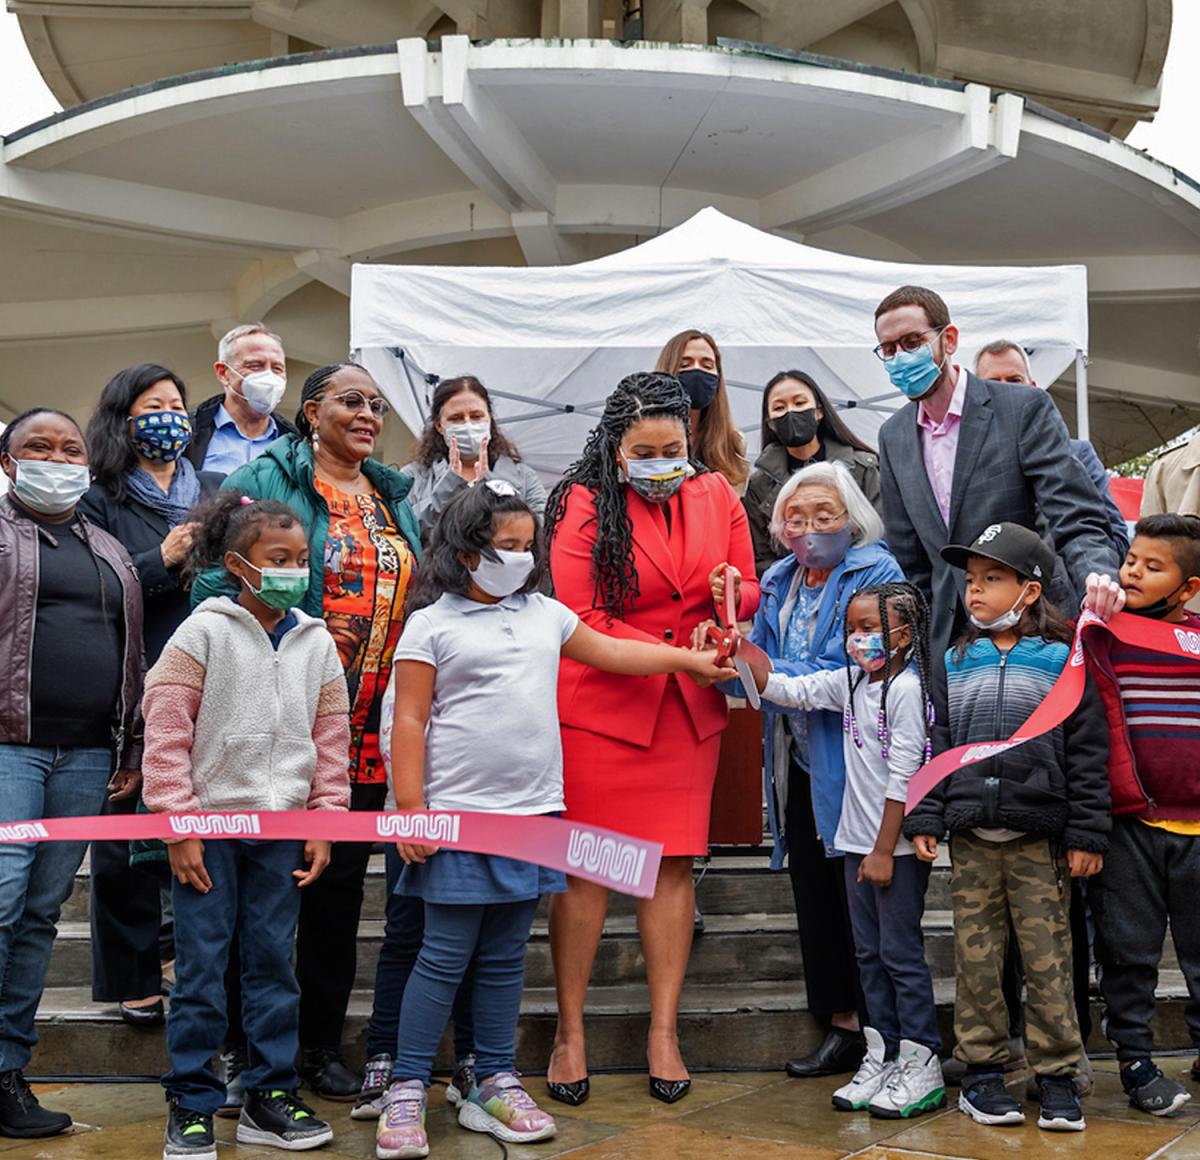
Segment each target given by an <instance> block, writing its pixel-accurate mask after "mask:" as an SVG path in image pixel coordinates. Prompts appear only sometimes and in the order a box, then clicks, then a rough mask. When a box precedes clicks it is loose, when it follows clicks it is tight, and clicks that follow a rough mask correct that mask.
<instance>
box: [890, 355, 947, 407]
mask: <svg viewBox="0 0 1200 1160" xmlns="http://www.w3.org/2000/svg"><path fill="white" fill-rule="evenodd" d="M883 365H884V367H885V368H886V369H887V373H888V378H889V379H891V380H892V386H894V387H895V388H896V390H898V391H900V392H901V393H902V394H904V395H907V396H908V398H910V399H919V398H921V397H922V396H923V395H925V394H927V393H928V391H929V388H930V387H932V386H933V384H934V383H936V382H937V380H938V376H939V375H940V374H941V373H942V368H941V367H940V366H939V365H938V364H937V363H936V362H934V360H933V351H932V350H931V349H930V346H929V343H927V342H926V343H922V344H921V345H920V346H919V347H917V349H916V350H897V351H896V353H895V354H894V355H892V357H891V358H889V359H884V362H883Z"/></svg>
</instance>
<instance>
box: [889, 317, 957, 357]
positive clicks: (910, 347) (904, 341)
mask: <svg viewBox="0 0 1200 1160" xmlns="http://www.w3.org/2000/svg"><path fill="white" fill-rule="evenodd" d="M949 325H950V324H949V323H946V326H949ZM946 326H931V327H930V328H929V329H928V330H914V331H913V332H912V333H911V334H906V335H905V336H904V337H903V338H898V339H896V341H895V342H881V343H880V344H879V345H878V346H877V347H874V348H873V353H874V355H875V357H876V358H878V359H882V360H883V361H884V362H887V360H888V359H890V358H895V357H896V351H897V350H902V351H904V352H905V353H906V354H912V352H913V351H914V350H916V349H917V348H918V347H922V346H924V345H925V336H926V335H927V334H941V333H942V331H943V330H945V329H946Z"/></svg>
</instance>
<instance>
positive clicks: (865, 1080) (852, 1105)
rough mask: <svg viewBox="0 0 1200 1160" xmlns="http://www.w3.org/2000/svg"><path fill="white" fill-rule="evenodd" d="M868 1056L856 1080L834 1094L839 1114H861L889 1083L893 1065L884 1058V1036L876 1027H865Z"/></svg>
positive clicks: (856, 1075) (864, 1034)
mask: <svg viewBox="0 0 1200 1160" xmlns="http://www.w3.org/2000/svg"><path fill="white" fill-rule="evenodd" d="M863 1037H864V1038H865V1039H866V1041H867V1054H866V1055H864V1056H863V1061H862V1065H861V1066H860V1067H859V1069H858V1071H856V1072H855V1073H854V1078H853V1079H852V1080H851V1081H850V1082H849V1083H847V1084H843V1085H842V1086H841V1087H840V1088H838V1090H837V1091H835V1092H834V1093H833V1106H834V1107H835V1108H836V1109H837V1110H838V1111H839V1112H861V1111H863V1110H864V1109H865V1108H866V1106H867V1105H868V1104H869V1103H870V1102H871V1101H872V1100H873V1099H874V1098H875V1097H876V1095H878V1094H879V1092H880V1090H881V1089H882V1088H883V1086H884V1085H885V1083H886V1082H887V1078H888V1075H889V1074H890V1073H891V1070H892V1065H891V1064H890V1063H888V1062H887V1061H886V1060H885V1059H884V1058H883V1056H884V1050H885V1049H884V1043H883V1036H882V1035H880V1034H879V1032H878V1031H876V1030H875V1028H874V1027H864V1028H863Z"/></svg>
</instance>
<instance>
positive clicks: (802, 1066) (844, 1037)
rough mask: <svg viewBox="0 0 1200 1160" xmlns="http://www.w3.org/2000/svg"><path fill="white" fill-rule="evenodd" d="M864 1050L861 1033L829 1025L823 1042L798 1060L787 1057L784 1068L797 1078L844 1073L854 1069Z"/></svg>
mask: <svg viewBox="0 0 1200 1160" xmlns="http://www.w3.org/2000/svg"><path fill="white" fill-rule="evenodd" d="M866 1050H867V1047H866V1044H865V1043H864V1042H863V1037H862V1032H860V1031H843V1030H842V1028H840V1027H831V1028H830V1029H829V1034H828V1035H826V1036H825V1041H824V1042H823V1043H822V1044H821V1046H820V1047H818V1048H817V1050H816V1051H814V1052H813V1053H812V1054H811V1055H805V1056H803V1057H801V1058H800V1059H789V1060H788V1061H787V1064H786V1070H787V1073H788V1075H790V1076H793V1077H795V1078H797V1079H812V1078H813V1077H815V1076H819V1075H841V1074H843V1073H844V1072H848V1071H857V1070H858V1065H859V1064H860V1063H862V1060H863V1055H864V1054H865V1053H866Z"/></svg>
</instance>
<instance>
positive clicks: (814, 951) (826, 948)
mask: <svg viewBox="0 0 1200 1160" xmlns="http://www.w3.org/2000/svg"><path fill="white" fill-rule="evenodd" d="M784 832H785V833H786V834H787V846H788V874H789V876H790V877H791V880H792V894H793V895H794V896H795V899H796V924H797V926H798V927H799V929H800V957H801V958H802V959H803V960H804V989H805V991H806V992H807V993H808V1009H809V1010H810V1011H811V1012H812V1013H813V1014H814V1015H816V1016H817V1017H818V1018H819V1019H823V1020H825V1021H828V1020H829V1017H830V1016H831V1015H834V1014H836V1013H838V1012H840V1011H858V1012H860V1013H861V1012H862V1011H863V1001H862V992H861V990H860V988H859V982H858V963H857V962H856V961H855V957H854V935H853V933H852V932H851V929H850V910H849V908H848V906H847V903H846V880H845V871H844V868H843V863H844V862H845V859H844V858H827V857H826V856H825V846H824V844H823V843H822V842H821V840H820V838H818V837H817V825H816V821H815V820H814V819H813V809H812V787H811V785H810V784H809V777H808V774H807V773H806V772H805V771H804V770H803V769H801V768H800V767H799V766H798V765H795V764H794V763H793V764H792V765H791V766H790V768H789V769H788V797H787V813H786V815H785V822H784Z"/></svg>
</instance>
